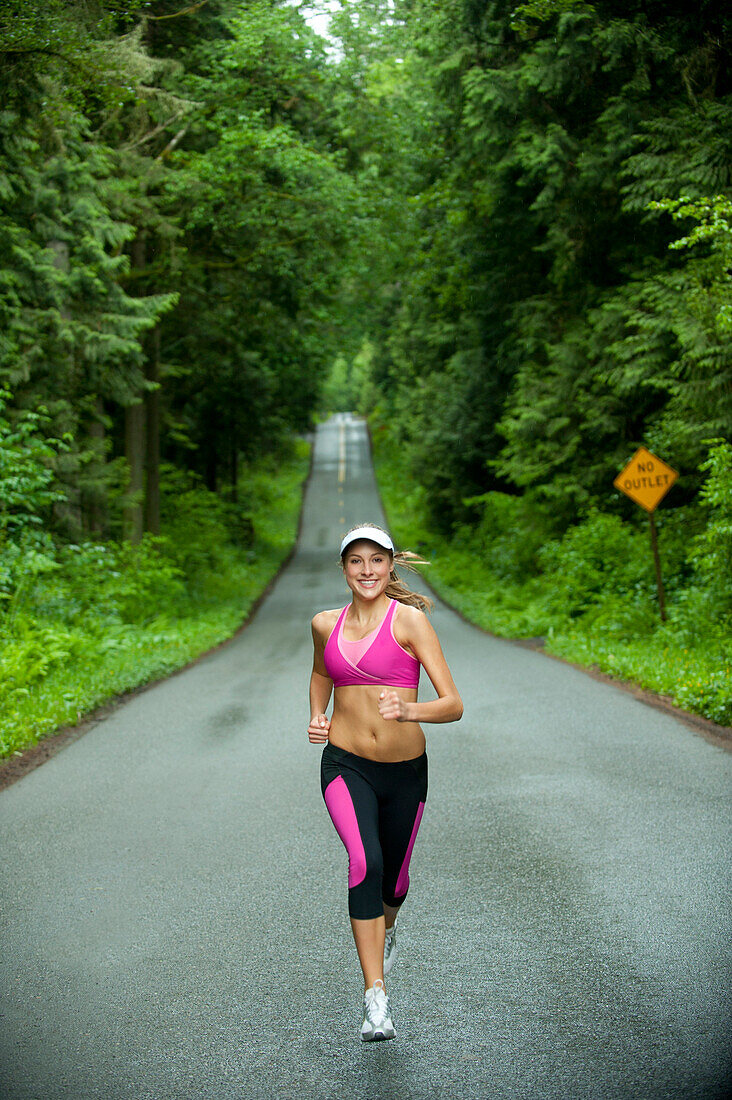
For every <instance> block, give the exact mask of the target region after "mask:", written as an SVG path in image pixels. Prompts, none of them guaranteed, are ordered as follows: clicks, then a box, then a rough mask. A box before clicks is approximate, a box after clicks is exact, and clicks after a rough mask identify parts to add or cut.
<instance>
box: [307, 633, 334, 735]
mask: <svg viewBox="0 0 732 1100" xmlns="http://www.w3.org/2000/svg"><path fill="white" fill-rule="evenodd" d="M320 619H321V616H320V615H316V616H315V618H314V619H313V621H312V631H313V671H312V673H311V675H310V715H311V717H310V725H309V726H308V740H309V741H310V742H311V743H312V744H313V745H322V744H324V743H325V742H326V741H327V740H328V731H329V730H330V721H329V719H328V718H327V716H326V713H325V711H326V708H327V706H328V703H329V701H330V696H331V692H332V691H333V681H332V680H331V678H330V676H329V675H328V673H327V672H326V671H325V662H324V660H323V653H324V650H325V636H324V634H323V630H322V624H321V622H320V621H319V620H320Z"/></svg>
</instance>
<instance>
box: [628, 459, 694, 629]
mask: <svg viewBox="0 0 732 1100" xmlns="http://www.w3.org/2000/svg"><path fill="white" fill-rule="evenodd" d="M678 476H679V475H678V474H677V473H676V470H672V469H671V467H670V466H667V465H666V463H665V462H662V461H661V459H660V458H657V457H656V456H655V455H654V454H651V452H650V451H647V450H646V448H645V447H639V448H638V450H637V451H636V452H635V454H634V455H633V457H632V458H631V460H630V462H629V463H628V465H627V466H626V467H625V469H624V470H621V472H620V473H619V474H618V476H617V477H616V478H615V481H614V482H613V485H614V486H615V488H616V489H620V492H621V493H625V495H626V496H628V497H630V499H631V500H634V501H635V503H636V504H640V506H641V508H645V510H646V512H648V518H649V520H650V524H651V549H652V551H653V564H654V566H655V569H656V587H657V589H658V607H659V610H660V612H661V621H662V622H664V623H665V622H666V598H665V595H664V591H663V578H662V577H661V559H660V557H659V554H658V535H657V534H656V522H655V520H654V518H653V513H654V512H655V510H656V508H657V507H658V505H659V504H660V503H661V501H662V500H663V498H664V497H665V496H666V493H667V492H668V491H669V489H670V488H671V486H672V485H673V483H674V482H675V481H676V478H677V477H678Z"/></svg>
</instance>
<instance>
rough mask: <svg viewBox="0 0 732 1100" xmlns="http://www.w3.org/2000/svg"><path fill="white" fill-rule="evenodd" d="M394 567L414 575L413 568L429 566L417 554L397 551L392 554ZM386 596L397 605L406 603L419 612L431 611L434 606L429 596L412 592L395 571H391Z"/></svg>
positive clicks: (409, 551) (408, 551) (414, 570)
mask: <svg viewBox="0 0 732 1100" xmlns="http://www.w3.org/2000/svg"><path fill="white" fill-rule="evenodd" d="M394 565H395V566H396V565H398V566H399V567H400V568H402V569H408V570H409V572H410V573H416V572H417V570H416V569H415V566H417V565H429V562H428V561H425V560H424V558H422V557H420V555H419V554H414V553H412V551H411V550H399V551H395V553H394ZM386 595H387V596H388V597H389V598H390V599H392V600H397V601H398V602H399V603H406V604H408V605H409V606H410V607H418V608H419V610H420V611H431V610H432V609H433V607H434V606H435V603H434V600H431V599H430V598H429V596H424V595H422V593H421V592H413V591H412V589H411V588H410V587H409V586H408V585H406V584H405V583H404V581H403V580H402V579H401V577H399V575H398V574H397V572H396V569H392V571H391V574H390V579H389V583H388V584H387V586H386Z"/></svg>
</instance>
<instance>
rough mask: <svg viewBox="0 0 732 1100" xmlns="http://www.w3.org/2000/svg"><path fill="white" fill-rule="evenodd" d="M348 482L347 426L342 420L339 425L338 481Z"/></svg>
mask: <svg viewBox="0 0 732 1100" xmlns="http://www.w3.org/2000/svg"><path fill="white" fill-rule="evenodd" d="M345 480H346V426H345V424H344V423H343V421H342V420H341V422H340V424H339V425H338V481H339V482H340V483H343V482H344V481H345Z"/></svg>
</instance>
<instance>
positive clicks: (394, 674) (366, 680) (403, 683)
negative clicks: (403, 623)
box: [323, 600, 420, 688]
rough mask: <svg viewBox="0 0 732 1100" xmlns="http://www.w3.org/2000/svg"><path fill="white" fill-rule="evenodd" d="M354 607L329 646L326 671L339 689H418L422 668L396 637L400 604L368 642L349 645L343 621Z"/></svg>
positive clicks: (393, 603) (338, 625)
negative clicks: (395, 619)
mask: <svg viewBox="0 0 732 1100" xmlns="http://www.w3.org/2000/svg"><path fill="white" fill-rule="evenodd" d="M350 606H351V605H350V604H346V606H345V607H344V608H343V610H342V611H341V613H340V615H339V616H338V622H337V623H336V624H335V626H334V628H333V630H332V631H331V634H330V637H329V638H328V641H327V642H326V643H325V653H324V654H323V659H324V661H325V669H326V672H327V673H328V675H329V676H330V678H331V680H332V681H333V684H334V686H335V687H352V686H354V685H361V684H374V685H376V686H379V687H405V688H416V687H417V686H418V685H419V669H420V664H419V661H418V660H417V658H416V657H413V656H412V654H411V653H407V651H406V649H405V648H404V647H403V646H400V645H399V642H398V641H397V640H396V638H395V637H394V627H393V621H394V611H395V610H396V600H391V601H390V604H389V610H388V611H387V613H386V615H385V616H384V618H383V619H382V621H381V623H380V625H379V626H377V627H375V629H374V630H372V631H371V633H370V634H367V635H366V637H365V638H360V639H359V641H357V642H349V641H348V640H347V639H346V638H344V637H343V621H344V619H345V617H346V613H347V611H348V608H349V607H350Z"/></svg>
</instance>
